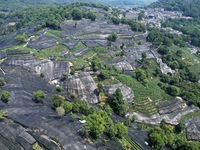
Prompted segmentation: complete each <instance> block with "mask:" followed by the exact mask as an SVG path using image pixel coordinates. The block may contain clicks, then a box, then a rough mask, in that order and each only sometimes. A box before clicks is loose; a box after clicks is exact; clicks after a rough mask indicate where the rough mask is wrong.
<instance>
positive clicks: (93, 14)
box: [88, 11, 97, 21]
mask: <svg viewBox="0 0 200 150" xmlns="http://www.w3.org/2000/svg"><path fill="white" fill-rule="evenodd" d="M88 18H89V19H91V20H92V21H95V20H96V18H97V16H96V14H95V13H94V12H91V11H90V12H89V13H88Z"/></svg>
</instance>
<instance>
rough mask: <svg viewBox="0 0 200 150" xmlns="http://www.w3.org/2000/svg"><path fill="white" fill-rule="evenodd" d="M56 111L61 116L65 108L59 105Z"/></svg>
mask: <svg viewBox="0 0 200 150" xmlns="http://www.w3.org/2000/svg"><path fill="white" fill-rule="evenodd" d="M56 112H57V113H58V115H59V116H63V115H64V114H65V109H64V108H63V107H62V106H60V107H57V108H56Z"/></svg>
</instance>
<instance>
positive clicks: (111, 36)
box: [108, 32, 118, 42]
mask: <svg viewBox="0 0 200 150" xmlns="http://www.w3.org/2000/svg"><path fill="white" fill-rule="evenodd" d="M117 38H118V35H117V33H115V32H113V33H112V34H111V35H109V37H108V41H111V42H115V41H116V40H117Z"/></svg>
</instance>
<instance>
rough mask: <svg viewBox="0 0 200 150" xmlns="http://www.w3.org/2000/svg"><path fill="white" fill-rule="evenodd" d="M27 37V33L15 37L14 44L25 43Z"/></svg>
mask: <svg viewBox="0 0 200 150" xmlns="http://www.w3.org/2000/svg"><path fill="white" fill-rule="evenodd" d="M27 37H28V34H27V33H23V34H21V35H17V36H15V41H16V42H20V43H24V42H25V41H26V39H27Z"/></svg>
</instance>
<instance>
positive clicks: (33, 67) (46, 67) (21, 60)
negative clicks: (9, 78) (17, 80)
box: [4, 55, 71, 80]
mask: <svg viewBox="0 0 200 150" xmlns="http://www.w3.org/2000/svg"><path fill="white" fill-rule="evenodd" d="M4 63H5V64H9V65H15V66H21V67H23V68H25V69H27V70H29V71H31V72H33V73H36V74H38V75H41V74H44V78H46V79H47V80H53V79H57V78H61V77H62V76H63V74H69V72H70V66H71V63H70V62H66V61H51V60H39V61H37V60H36V59H35V57H34V56H32V55H24V56H8V58H7V59H6V60H5V61H4Z"/></svg>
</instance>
